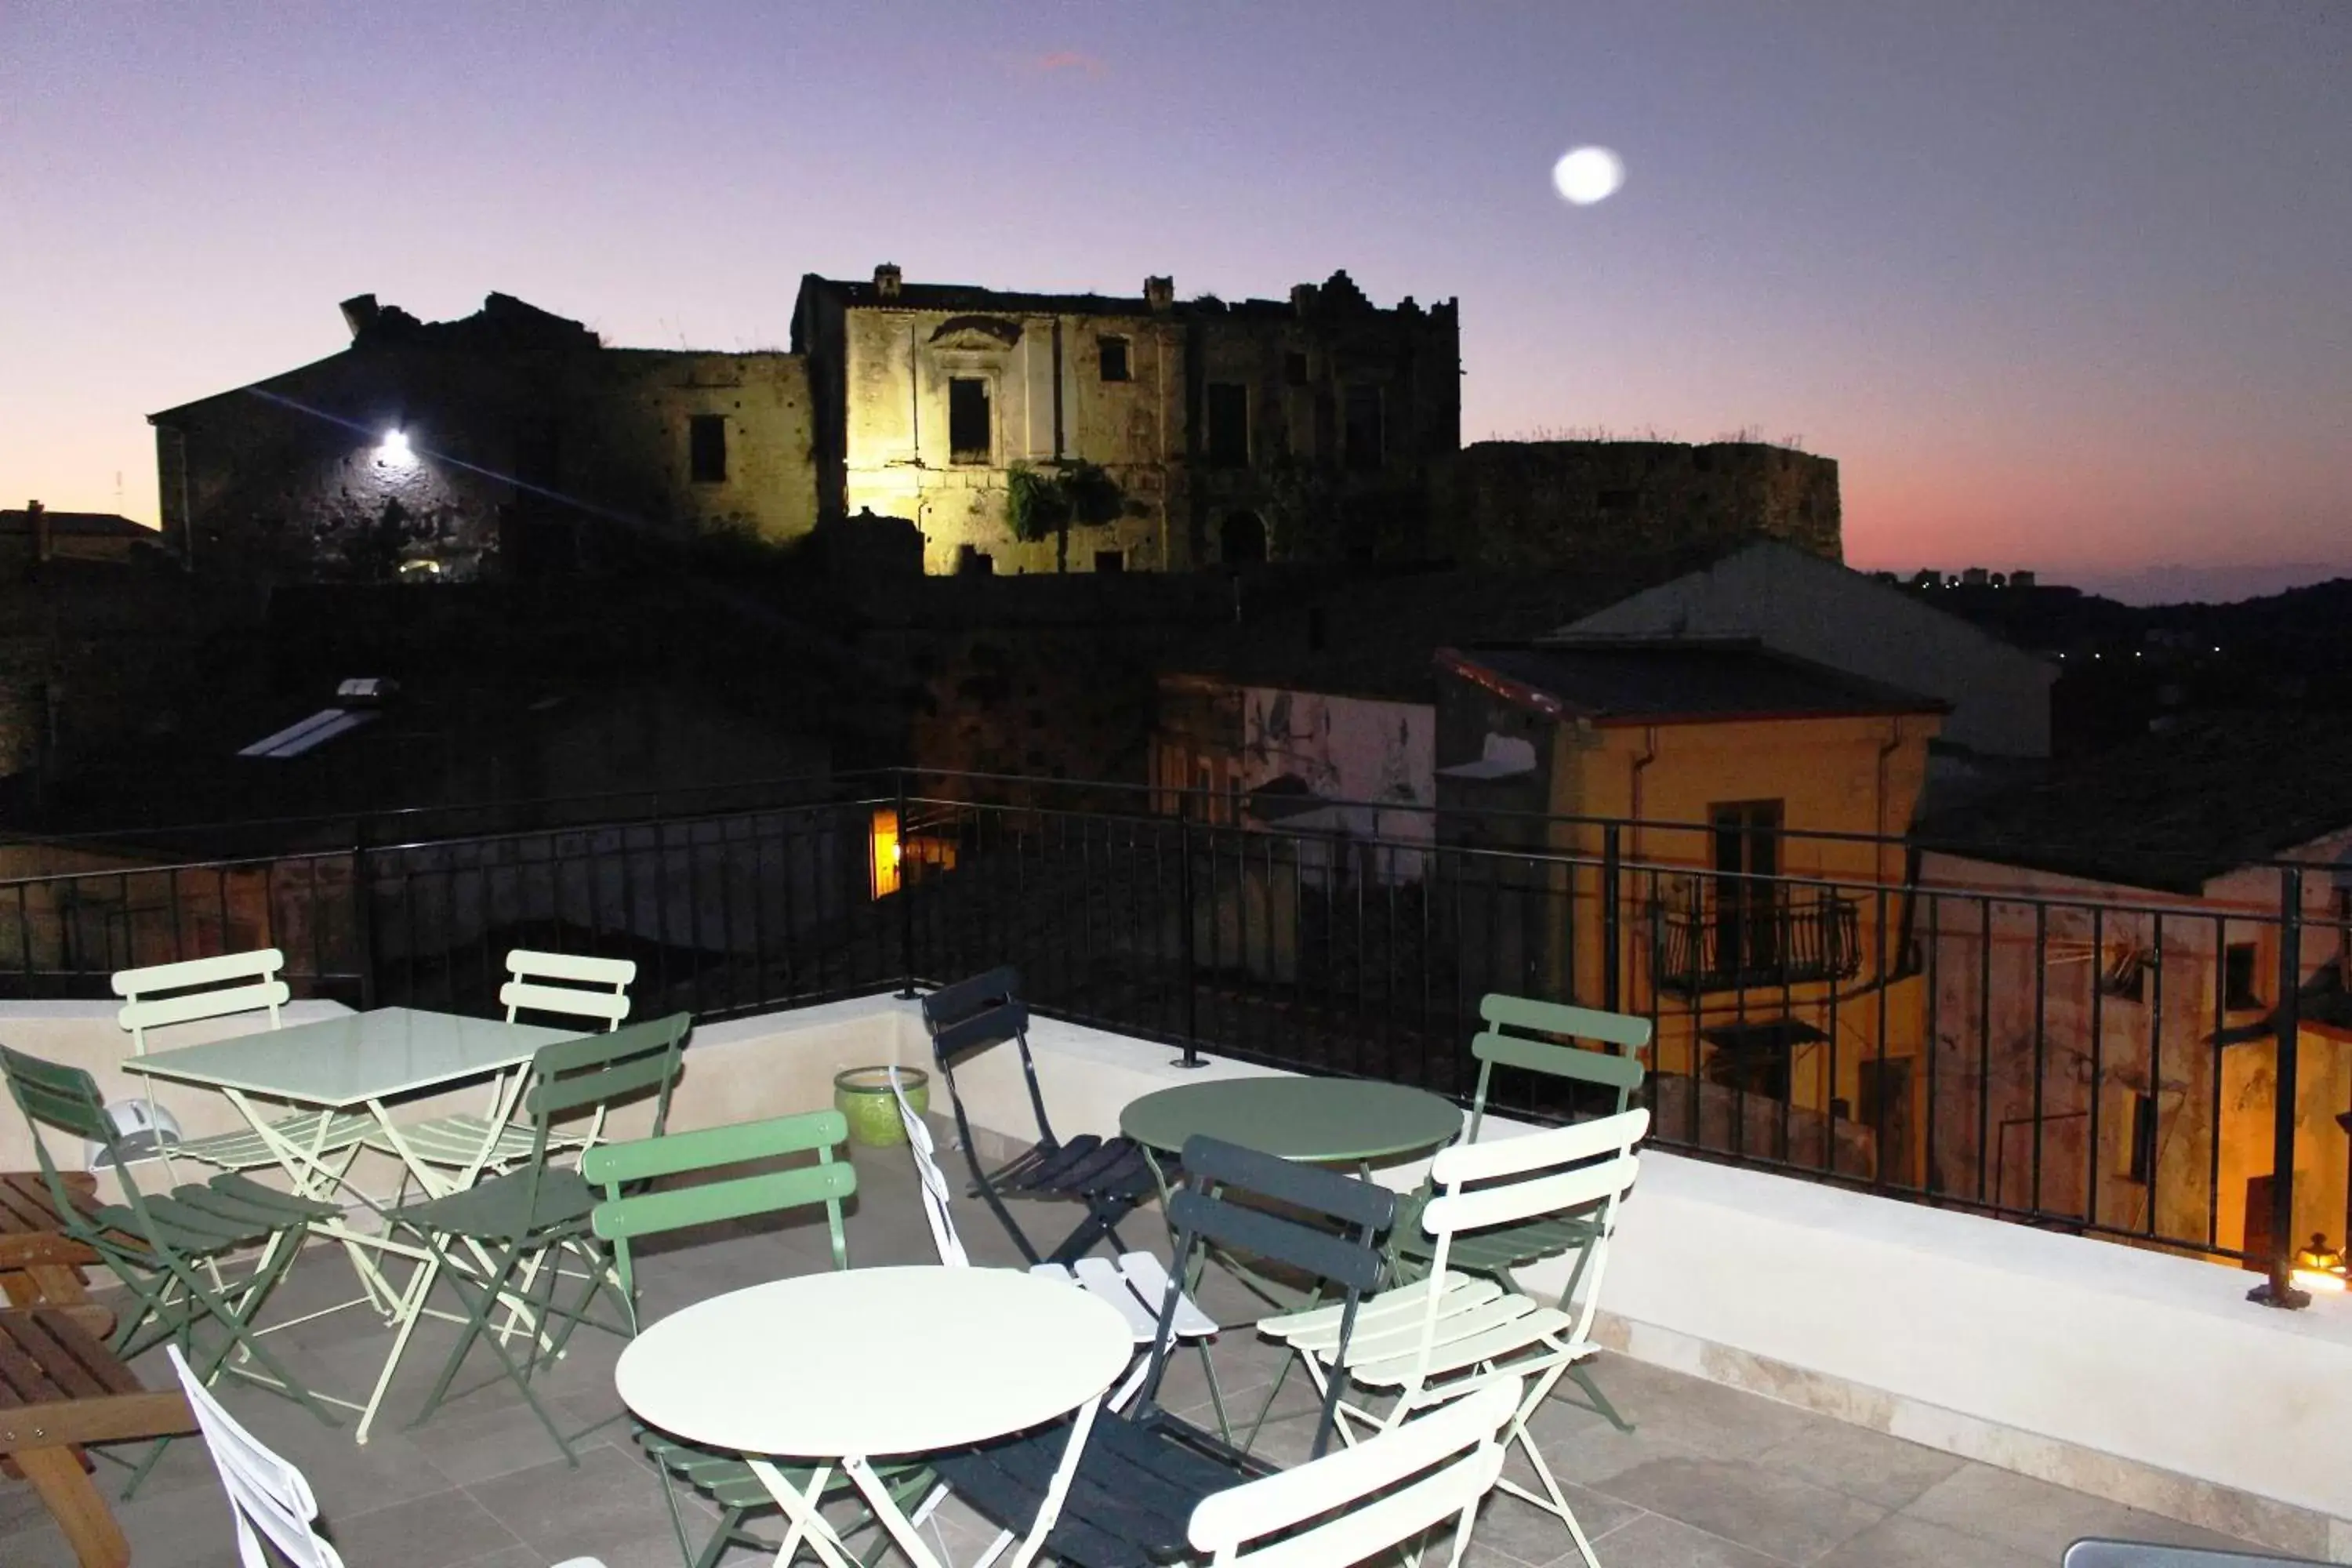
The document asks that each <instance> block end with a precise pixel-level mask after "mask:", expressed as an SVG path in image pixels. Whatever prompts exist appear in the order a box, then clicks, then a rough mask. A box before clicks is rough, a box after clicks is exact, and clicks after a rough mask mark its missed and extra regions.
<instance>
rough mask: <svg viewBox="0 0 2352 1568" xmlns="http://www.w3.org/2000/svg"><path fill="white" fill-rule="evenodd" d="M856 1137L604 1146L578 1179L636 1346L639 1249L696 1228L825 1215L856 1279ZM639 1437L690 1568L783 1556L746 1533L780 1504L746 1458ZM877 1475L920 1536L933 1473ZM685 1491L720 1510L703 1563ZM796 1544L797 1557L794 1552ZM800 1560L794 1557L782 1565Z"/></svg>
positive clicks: (729, 1133)
mask: <svg viewBox="0 0 2352 1568" xmlns="http://www.w3.org/2000/svg"><path fill="white" fill-rule="evenodd" d="M848 1136H849V1123H848V1122H847V1121H845V1119H844V1118H843V1116H842V1114H841V1112H839V1111H838V1110H817V1111H811V1112H808V1113H807V1114H804V1115H800V1116H780V1117H777V1118H775V1119H773V1120H772V1121H750V1122H743V1123H740V1124H739V1125H736V1126H732V1127H712V1128H709V1129H706V1130H704V1131H698V1132H673V1133H669V1134H667V1136H663V1137H657V1138H640V1139H636V1140H634V1141H632V1142H625V1143H604V1144H600V1145H598V1146H597V1147H596V1148H593V1149H591V1150H590V1151H589V1152H587V1154H586V1155H584V1156H583V1158H582V1160H581V1170H582V1173H583V1175H584V1176H585V1177H586V1178H587V1180H588V1181H589V1182H590V1183H592V1184H593V1185H595V1186H596V1187H598V1188H600V1189H602V1191H603V1193H604V1201H602V1202H601V1203H599V1204H598V1205H596V1207H595V1210H594V1212H593V1214H592V1215H590V1216H589V1221H590V1224H591V1225H592V1226H593V1227H594V1229H595V1232H596V1234H597V1236H599V1237H603V1238H604V1240H605V1241H606V1242H608V1243H610V1244H611V1246H612V1248H613V1264H614V1271H615V1273H616V1274H617V1276H618V1277H619V1279H620V1285H621V1300H622V1302H623V1304H624V1305H625V1307H626V1309H627V1311H628V1324H629V1332H630V1334H631V1336H632V1337H635V1334H636V1332H637V1331H638V1330H639V1329H640V1328H641V1327H642V1325H641V1324H640V1323H639V1321H638V1320H637V1277H636V1260H635V1243H636V1242H639V1241H642V1240H644V1239H646V1238H647V1237H656V1236H662V1235H666V1234H667V1233H669V1232H671V1231H677V1230H684V1229H686V1228H688V1227H689V1226H698V1225H714V1224H718V1223H719V1222H721V1221H726V1220H737V1219H747V1218H750V1217H751V1216H753V1215H771V1214H782V1213H784V1212H786V1211H788V1210H791V1209H795V1208H804V1207H808V1206H812V1205H824V1220H825V1233H826V1235H827V1237H829V1238H830V1239H831V1241H832V1243H833V1266H834V1267H835V1268H848V1267H849V1241H848V1237H846V1236H845V1234H844V1233H843V1231H842V1221H841V1205H842V1202H843V1200H844V1199H845V1198H847V1197H849V1196H850V1195H851V1194H854V1193H856V1191H857V1169H856V1166H854V1165H852V1164H851V1163H849V1162H848V1161H847V1160H845V1159H838V1158H836V1157H835V1156H836V1155H837V1154H838V1153H840V1152H841V1151H842V1146H843V1143H844V1141H845V1140H846V1139H847V1138H848ZM805 1153H814V1155H815V1156H816V1159H815V1161H814V1163H808V1164H803V1165H800V1166H797V1167H793V1168H790V1169H784V1170H775V1169H763V1170H761V1171H760V1172H759V1173H757V1174H739V1175H735V1176H732V1177H729V1178H724V1179H719V1180H702V1181H698V1182H695V1183H694V1184H691V1185H687V1186H679V1185H677V1184H675V1183H672V1182H670V1181H668V1180H667V1178H671V1177H676V1176H683V1175H698V1176H702V1175H708V1173H710V1172H713V1171H717V1170H719V1169H722V1168H724V1167H727V1166H730V1165H742V1164H746V1163H750V1162H752V1161H763V1162H764V1161H771V1160H775V1159H778V1158H781V1157H782V1156H784V1155H788V1154H805ZM657 1180H659V1181H661V1182H662V1183H663V1184H662V1185H661V1187H660V1188H659V1189H658V1190H653V1191H645V1190H640V1191H637V1192H635V1193H634V1194H631V1195H628V1196H624V1195H622V1192H623V1188H624V1187H637V1188H640V1189H642V1188H643V1187H644V1184H647V1183H651V1182H655V1181H657ZM636 1436H637V1446H638V1447H640V1448H642V1449H643V1450H644V1451H645V1454H646V1458H648V1459H650V1460H652V1461H653V1463H654V1466H655V1468H656V1469H657V1470H659V1472H660V1473H661V1480H662V1500H663V1501H665V1502H666V1503H667V1504H668V1505H669V1519H670V1527H671V1529H673V1530H674V1531H677V1545H678V1550H679V1552H682V1553H684V1555H685V1557H686V1560H687V1562H688V1564H690V1565H691V1568H710V1565H711V1564H712V1563H717V1562H718V1561H719V1558H720V1557H721V1556H723V1555H725V1553H726V1552H727V1550H728V1548H729V1547H730V1546H746V1547H750V1548H751V1549H752V1550H753V1551H756V1552H760V1553H761V1555H763V1556H775V1555H776V1554H777V1553H778V1552H781V1551H783V1549H784V1546H785V1544H787V1543H783V1542H774V1541H768V1540H763V1539H762V1538H761V1537H760V1536H757V1535H754V1534H752V1533H751V1531H749V1530H747V1529H745V1528H744V1522H743V1521H745V1520H746V1519H747V1518H749V1517H751V1515H754V1514H759V1513H768V1512H773V1511H774V1510H775V1508H776V1500H775V1497H774V1495H773V1494H772V1493H771V1492H770V1491H769V1490H768V1489H767V1487H766V1485H765V1484H763V1483H762V1482H761V1479H760V1478H759V1477H758V1476H757V1475H755V1474H753V1473H752V1470H751V1465H750V1464H749V1463H747V1462H746V1461H745V1459H744V1458H743V1456H742V1455H740V1454H734V1453H726V1452H722V1451H720V1450H718V1449H714V1448H706V1447H702V1446H700V1445H699V1444H695V1443H688V1442H686V1441H684V1440H682V1439H680V1438H677V1437H673V1436H670V1435H669V1434H667V1432H661V1431H657V1430H656V1429H655V1428H653V1427H650V1426H643V1425H641V1424H640V1425H639V1426H637V1434H636ZM782 1473H783V1474H784V1475H785V1476H787V1477H789V1478H790V1479H791V1480H792V1482H793V1486H794V1487H796V1488H798V1489H800V1490H801V1491H802V1492H803V1493H806V1491H807V1490H808V1487H809V1480H810V1478H811V1476H812V1474H813V1473H814V1472H813V1470H812V1469H811V1468H810V1467H809V1466H807V1465H798V1466H785V1467H783V1468H782ZM880 1474H881V1476H882V1478H883V1483H884V1484H885V1485H886V1486H887V1487H888V1488H889V1489H890V1495H891V1498H892V1500H894V1501H896V1502H897V1503H898V1506H899V1507H900V1508H901V1509H904V1508H906V1507H907V1506H908V1504H909V1503H911V1502H913V1501H915V1500H917V1499H919V1498H920V1499H923V1500H924V1502H923V1506H922V1507H920V1508H918V1509H917V1510H915V1513H914V1516H913V1517H914V1522H915V1523H916V1524H917V1525H918V1526H919V1525H921V1524H922V1522H923V1521H925V1520H926V1519H927V1518H928V1517H929V1514H930V1511H931V1510H932V1509H933V1508H935V1507H937V1506H938V1503H939V1500H940V1496H941V1495H942V1494H941V1493H940V1489H939V1487H938V1484H937V1482H936V1481H935V1479H933V1477H932V1475H931V1473H930V1471H929V1469H927V1468H924V1467H923V1466H921V1465H885V1466H883V1467H882V1468H881V1471H880ZM680 1484H684V1485H686V1486H689V1487H692V1488H694V1489H696V1490H698V1491H700V1492H701V1493H702V1494H703V1495H704V1496H706V1497H708V1498H709V1500H711V1502H712V1503H714V1504H715V1505H717V1507H718V1509H719V1528H718V1529H717V1530H715V1531H712V1532H711V1535H710V1539H709V1541H708V1542H704V1544H703V1547H702V1549H701V1551H700V1552H697V1551H696V1550H695V1548H694V1545H693V1543H692V1542H689V1541H688V1539H687V1533H686V1518H685V1515H684V1514H683V1513H682V1512H681V1511H680V1510H679V1509H678V1506H677V1487H678V1485H680ZM852 1491H853V1489H852V1487H851V1483H850V1479H849V1477H848V1475H847V1473H846V1472H845V1471H843V1470H840V1469H835V1471H834V1472H833V1474H832V1476H831V1477H830V1479H829V1480H828V1483H827V1485H826V1488H825V1492H826V1495H827V1496H828V1497H835V1496H840V1497H846V1496H849V1495H852ZM870 1520H871V1515H870V1514H868V1515H866V1521H868V1522H870ZM789 1544H792V1545H795V1546H796V1545H797V1542H796V1541H793V1542H790V1543H789ZM889 1548H890V1540H889V1537H888V1536H887V1534H886V1535H884V1536H883V1537H881V1539H880V1540H878V1541H877V1542H875V1544H874V1545H873V1547H871V1548H870V1549H869V1551H868V1553H867V1561H868V1562H872V1561H875V1560H878V1559H879V1558H880V1557H881V1555H882V1554H883V1553H884V1552H887V1551H888V1550H889ZM794 1554H795V1553H792V1552H787V1553H786V1556H791V1555H794Z"/></svg>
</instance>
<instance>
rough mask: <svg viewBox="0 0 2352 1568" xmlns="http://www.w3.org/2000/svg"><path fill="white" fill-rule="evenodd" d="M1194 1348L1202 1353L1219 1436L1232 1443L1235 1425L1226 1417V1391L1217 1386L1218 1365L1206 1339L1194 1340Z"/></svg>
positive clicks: (1210, 1404)
mask: <svg viewBox="0 0 2352 1568" xmlns="http://www.w3.org/2000/svg"><path fill="white" fill-rule="evenodd" d="M1192 1348H1193V1349H1194V1350H1195V1351H1197V1352H1200V1356H1201V1375H1202V1377H1203V1378H1205V1379H1207V1380H1208V1384H1209V1408H1210V1409H1212V1410H1213V1411H1215V1412H1216V1415H1217V1436H1220V1437H1222V1438H1223V1439H1224V1440H1225V1441H1226V1442H1228V1443H1231V1442H1232V1441H1233V1440H1234V1427H1233V1423H1232V1422H1231V1421H1229V1420H1228V1419H1226V1416H1225V1394H1224V1390H1223V1389H1221V1388H1219V1387H1218V1386H1217V1363H1215V1361H1213V1360H1212V1359H1211V1357H1210V1355H1209V1342H1208V1341H1207V1340H1205V1339H1200V1340H1194V1341H1193V1342H1192Z"/></svg>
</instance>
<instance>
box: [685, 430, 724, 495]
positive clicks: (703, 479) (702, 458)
mask: <svg viewBox="0 0 2352 1568" xmlns="http://www.w3.org/2000/svg"><path fill="white" fill-rule="evenodd" d="M686 437H687V460H688V467H689V468H691V469H692V473H693V479H694V482H695V483H696V484H698V485H720V484H725V483H726V482H727V416H725V415H723V414H697V415H695V416H693V417H691V418H689V419H688V421H687V422H686Z"/></svg>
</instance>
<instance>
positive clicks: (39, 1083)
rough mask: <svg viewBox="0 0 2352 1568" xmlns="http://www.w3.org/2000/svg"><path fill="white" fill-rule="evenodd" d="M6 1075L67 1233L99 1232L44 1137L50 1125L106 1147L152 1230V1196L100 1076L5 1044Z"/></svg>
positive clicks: (129, 1201) (0, 1062) (0, 1065)
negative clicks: (139, 1179) (127, 1150)
mask: <svg viewBox="0 0 2352 1568" xmlns="http://www.w3.org/2000/svg"><path fill="white" fill-rule="evenodd" d="M0 1075H5V1077H6V1079H7V1080H8V1094H9V1097H10V1098H11V1099H13V1100H16V1109H17V1110H21V1111H23V1112H24V1113H25V1121H26V1124H27V1125H28V1126H29V1127H30V1128H31V1131H32V1133H33V1153H34V1156H35V1158H37V1160H38V1161H39V1162H40V1165H41V1177H42V1179H43V1180H44V1181H45V1182H47V1184H48V1189H49V1201H50V1203H51V1204H52V1205H55V1207H56V1209H57V1212H58V1220H59V1221H60V1222H61V1223H62V1224H63V1225H64V1226H65V1229H66V1234H67V1235H68V1236H70V1237H74V1238H75V1239H76V1240H78V1241H84V1242H88V1241H89V1240H90V1239H91V1238H92V1237H93V1236H94V1235H95V1234H96V1232H95V1227H93V1226H91V1225H90V1224H89V1222H88V1221H87V1220H86V1219H85V1218H84V1217H83V1215H82V1212H81V1208H80V1205H77V1204H76V1203H74V1202H73V1200H72V1197H71V1194H69V1193H68V1191H67V1189H66V1184H65V1180H64V1178H63V1176H62V1175H61V1174H60V1173H59V1172H58V1166H57V1162H56V1160H55V1159H54V1158H52V1156H51V1155H50V1153H49V1145H48V1141H47V1139H45V1138H43V1137H42V1136H41V1129H42V1128H44V1127H47V1128H50V1129H53V1130H54V1131H58V1132H61V1133H64V1134H65V1135H66V1136H67V1137H68V1138H71V1139H74V1140H76V1141H78V1142H89V1143H96V1144H97V1145H98V1146H99V1147H100V1149H101V1150H103V1151H104V1152H105V1154H104V1158H105V1161H106V1163H109V1164H110V1165H112V1166H113V1167H114V1173H115V1174H116V1175H117V1176H118V1177H119V1178H121V1183H122V1199H123V1202H124V1203H125V1204H126V1205H128V1206H129V1207H130V1209H131V1213H132V1214H134V1215H137V1216H138V1220H139V1226H140V1229H141V1230H142V1232H147V1231H150V1230H151V1229H152V1226H150V1225H149V1223H148V1215H147V1199H146V1196H145V1194H142V1193H141V1192H140V1190H139V1184H138V1183H136V1182H134V1181H132V1180H131V1161H130V1160H128V1159H126V1158H125V1157H124V1155H123V1152H122V1144H121V1138H120V1135H119V1134H118V1133H117V1131H116V1130H115V1126H114V1118H112V1117H111V1116H109V1115H108V1114H107V1113H106V1101H105V1100H104V1098H103V1097H102V1096H100V1093H99V1092H98V1080H97V1079H94V1078H92V1077H90V1076H89V1073H87V1072H85V1071H83V1070H82V1069H81V1068H71V1067H67V1066H64V1065H63V1064H62V1063H58V1062H52V1061H44V1060H42V1059H41V1058H39V1057H28V1056H26V1054H25V1053H24V1052H22V1051H19V1050H13V1049H11V1048H10V1047H6V1046H0Z"/></svg>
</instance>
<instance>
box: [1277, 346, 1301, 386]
mask: <svg viewBox="0 0 2352 1568" xmlns="http://www.w3.org/2000/svg"><path fill="white" fill-rule="evenodd" d="M1282 384H1284V385H1285V386H1305V385H1306V384H1307V356H1306V355H1305V354H1304V353H1300V352H1299V351H1297V350H1296V349H1293V350H1292V351H1291V352H1290V353H1286V354H1285V355H1283V356H1282Z"/></svg>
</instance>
